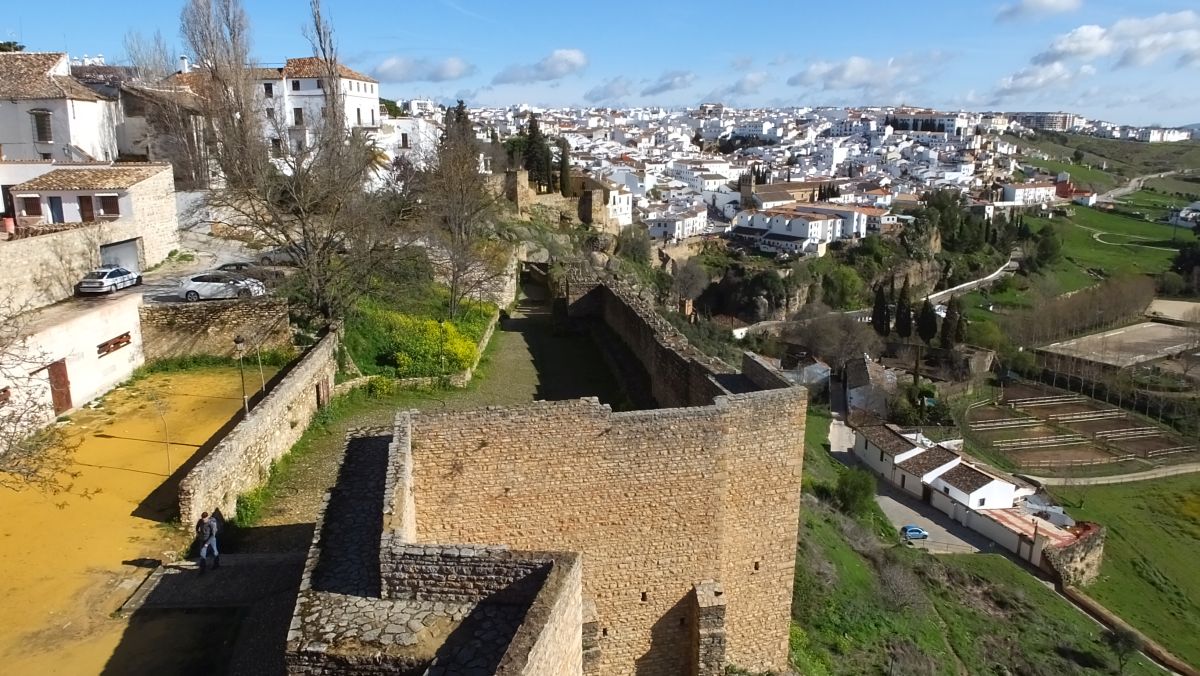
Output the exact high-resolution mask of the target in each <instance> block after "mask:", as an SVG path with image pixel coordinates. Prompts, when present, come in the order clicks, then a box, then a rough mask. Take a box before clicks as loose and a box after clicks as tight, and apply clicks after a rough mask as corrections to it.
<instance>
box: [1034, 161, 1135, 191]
mask: <svg viewBox="0 0 1200 676" xmlns="http://www.w3.org/2000/svg"><path fill="white" fill-rule="evenodd" d="M1023 161H1024V162H1025V163H1028V164H1032V165H1033V166H1035V167H1037V168H1039V169H1041V170H1043V171H1045V172H1047V173H1050V174H1055V175H1058V174H1059V173H1061V172H1064V171H1065V172H1067V173H1068V174H1070V175H1071V182H1072V183H1074V184H1075V186H1076V187H1079V188H1086V189H1088V190H1092V191H1094V192H1105V191H1108V190H1111V189H1113V188H1115V187H1116V186H1117V185H1119V184H1120V183H1123V182H1124V181H1123V179H1122V178H1121V177H1119V176H1114V175H1113V174H1110V173H1108V172H1106V171H1101V170H1100V169H1097V168H1092V167H1086V166H1084V165H1082V164H1072V163H1070V162H1061V161H1058V160H1038V159H1032V158H1031V159H1026V160H1023Z"/></svg>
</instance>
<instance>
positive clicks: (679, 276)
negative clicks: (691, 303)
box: [671, 258, 712, 300]
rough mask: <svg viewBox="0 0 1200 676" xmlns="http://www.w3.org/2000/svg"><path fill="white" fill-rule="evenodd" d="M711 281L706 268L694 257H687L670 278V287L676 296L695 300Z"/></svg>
mask: <svg viewBox="0 0 1200 676" xmlns="http://www.w3.org/2000/svg"><path fill="white" fill-rule="evenodd" d="M711 281H712V278H711V276H710V275H709V273H708V269H707V268H705V267H704V265H703V264H702V263H701V262H700V261H698V260H696V259H695V258H689V259H688V260H687V262H686V263H684V264H683V266H682V267H680V268H679V269H678V270H676V272H675V275H674V277H673V278H672V280H671V288H672V290H673V291H674V292H675V294H676V295H677V296H679V297H680V298H684V299H687V300H695V299H696V298H698V297H699V296H700V294H701V293H704V290H705V289H707V288H708V285H709V283H710V282H711Z"/></svg>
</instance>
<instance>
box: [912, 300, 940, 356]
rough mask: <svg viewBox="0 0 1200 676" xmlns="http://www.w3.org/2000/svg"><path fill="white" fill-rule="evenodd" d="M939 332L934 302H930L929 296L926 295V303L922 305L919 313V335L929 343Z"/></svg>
mask: <svg viewBox="0 0 1200 676" xmlns="http://www.w3.org/2000/svg"><path fill="white" fill-rule="evenodd" d="M937 334H938V316H937V312H935V311H934V309H933V303H930V302H929V298H928V297H926V298H925V303H924V304H923V305H922V306H921V313H920V314H919V315H917V335H918V336H920V338H921V340H923V341H925V344H926V345H929V344H930V343H932V342H933V339H934V338H936V337H937Z"/></svg>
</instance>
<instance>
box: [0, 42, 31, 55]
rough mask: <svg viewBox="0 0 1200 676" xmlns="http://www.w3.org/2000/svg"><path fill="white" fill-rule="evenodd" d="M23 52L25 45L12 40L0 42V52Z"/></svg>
mask: <svg viewBox="0 0 1200 676" xmlns="http://www.w3.org/2000/svg"><path fill="white" fill-rule="evenodd" d="M23 51H25V45H23V44H21V43H19V42H14V41H12V40H5V41H4V42H0V52H23Z"/></svg>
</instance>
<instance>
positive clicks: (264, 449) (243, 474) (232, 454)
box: [179, 329, 339, 524]
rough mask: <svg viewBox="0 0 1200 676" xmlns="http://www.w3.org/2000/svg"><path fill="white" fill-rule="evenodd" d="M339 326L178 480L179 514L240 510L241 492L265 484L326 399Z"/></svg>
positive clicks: (189, 519) (187, 519)
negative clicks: (238, 502)
mask: <svg viewBox="0 0 1200 676" xmlns="http://www.w3.org/2000/svg"><path fill="white" fill-rule="evenodd" d="M338 339H339V331H338V330H336V329H335V330H331V331H329V333H328V334H327V335H326V336H325V337H324V338H322V339H321V340H320V341H318V342H317V344H316V345H314V346H313V347H312V348H310V349H309V350H308V352H307V353H305V354H304V356H303V357H301V358H300V359H299V360H298V361H297V362H295V363H294V364H293V365H292V366H291V367H289V370H288V371H287V373H286V375H285V376H284V377H283V378H282V379H281V380H280V381H279V382H278V383H276V384H275V386H274V388H272V389H271V391H270V392H269V393H267V395H266V396H265V397H264V398H263V399H262V400H260V401H259V402H258V404H257V405H256V406H255V407H254V408H253V409H251V410H250V415H249V416H248V417H246V418H244V419H242V420H241V421H240V422H238V423H237V425H236V426H235V427H234V428H233V429H232V430H230V432H229V433H228V434H227V435H226V436H225V438H224V439H222V440H221V441H220V442H219V443H218V444H217V445H216V447H215V448H213V449H212V451H211V452H210V453H209V454H208V455H206V456H205V457H204V458H203V459H202V460H200V462H198V463H197V464H196V466H195V467H193V468H192V469H191V471H189V472H188V474H187V476H185V477H184V478H183V481H182V482H180V485H179V516H180V519H181V520H182V521H183V523H185V524H190V523H195V521H196V520H197V519H199V518H200V513H201V512H204V511H208V512H212V511H214V510H220V511H221V513H222V514H223V515H224V516H225V518H232V517H233V515H234V514H235V512H236V508H237V499H238V496H240V495H242V494H244V493H246V492H248V491H250V490H252V489H254V488H255V487H257V486H260V485H262V484H263V483H264V482H265V481H266V480H267V477H268V476H269V473H270V469H271V464H272V463H274V462H275V461H276V460H278V459H279V458H281V457H282V456H283V455H284V454H285V453H287V452H288V451H289V450H291V448H292V445H293V444H295V443H296V442H297V441H298V440H299V439H300V436H301V435H302V434H304V430H305V429H307V428H308V424H309V423H310V422H311V421H312V418H313V416H314V415H315V414H316V412H317V410H318V408H320V407H321V406H323V405H325V404H327V403H328V399H329V394H330V392H331V391H332V387H333V377H334V374H335V373H336V371H337V348H338Z"/></svg>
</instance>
